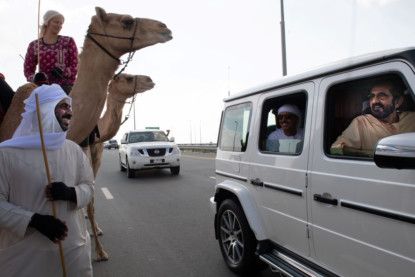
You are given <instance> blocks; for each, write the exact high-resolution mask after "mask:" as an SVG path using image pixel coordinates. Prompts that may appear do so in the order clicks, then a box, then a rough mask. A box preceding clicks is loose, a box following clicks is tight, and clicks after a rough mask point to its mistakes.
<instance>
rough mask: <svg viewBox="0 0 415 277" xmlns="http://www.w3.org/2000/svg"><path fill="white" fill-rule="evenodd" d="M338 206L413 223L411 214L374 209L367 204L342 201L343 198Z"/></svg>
mask: <svg viewBox="0 0 415 277" xmlns="http://www.w3.org/2000/svg"><path fill="white" fill-rule="evenodd" d="M340 206H342V207H345V208H349V209H353V210H357V211H361V212H366V213H370V214H374V215H378V216H383V217H387V218H390V219H394V220H399V221H403V222H407V223H412V224H415V217H413V216H408V215H404V214H399V213H394V212H389V211H384V210H381V209H376V208H372V207H368V206H363V205H359V204H355V203H351V202H348V201H344V200H341V201H340Z"/></svg>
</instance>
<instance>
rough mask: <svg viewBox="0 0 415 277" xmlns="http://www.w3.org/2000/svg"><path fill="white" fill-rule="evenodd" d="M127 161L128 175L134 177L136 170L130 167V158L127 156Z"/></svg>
mask: <svg viewBox="0 0 415 277" xmlns="http://www.w3.org/2000/svg"><path fill="white" fill-rule="evenodd" d="M125 163H126V165H127V177H128V178H134V170H133V169H131V168H130V164H129V163H128V159H127V158H125Z"/></svg>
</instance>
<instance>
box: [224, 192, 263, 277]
mask: <svg viewBox="0 0 415 277" xmlns="http://www.w3.org/2000/svg"><path fill="white" fill-rule="evenodd" d="M216 228H217V229H218V230H217V231H218V234H219V246H220V250H221V252H222V256H223V258H224V260H225V262H226V264H227V266H228V267H229V268H230V269H231V270H232V271H233V272H235V273H237V274H248V273H253V272H254V271H257V269H258V267H257V265H258V257H257V256H255V248H256V244H257V241H256V238H255V236H254V233H253V232H252V230H251V228H250V227H249V224H248V221H247V219H246V217H245V214H244V212H243V210H242V209H241V207H240V206H239V205H238V204H236V203H235V201H233V200H231V199H227V200H225V201H223V202H222V204H221V205H220V207H219V211H218V224H217V225H216Z"/></svg>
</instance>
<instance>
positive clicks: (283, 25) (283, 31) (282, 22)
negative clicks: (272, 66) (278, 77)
mask: <svg viewBox="0 0 415 277" xmlns="http://www.w3.org/2000/svg"><path fill="white" fill-rule="evenodd" d="M280 2H281V52H282V76H286V75H287V56H286V51H285V21H284V0H281V1H280Z"/></svg>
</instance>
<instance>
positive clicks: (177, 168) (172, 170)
mask: <svg viewBox="0 0 415 277" xmlns="http://www.w3.org/2000/svg"><path fill="white" fill-rule="evenodd" d="M170 173H171V175H173V176H177V175H179V173H180V166H174V167H170Z"/></svg>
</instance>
